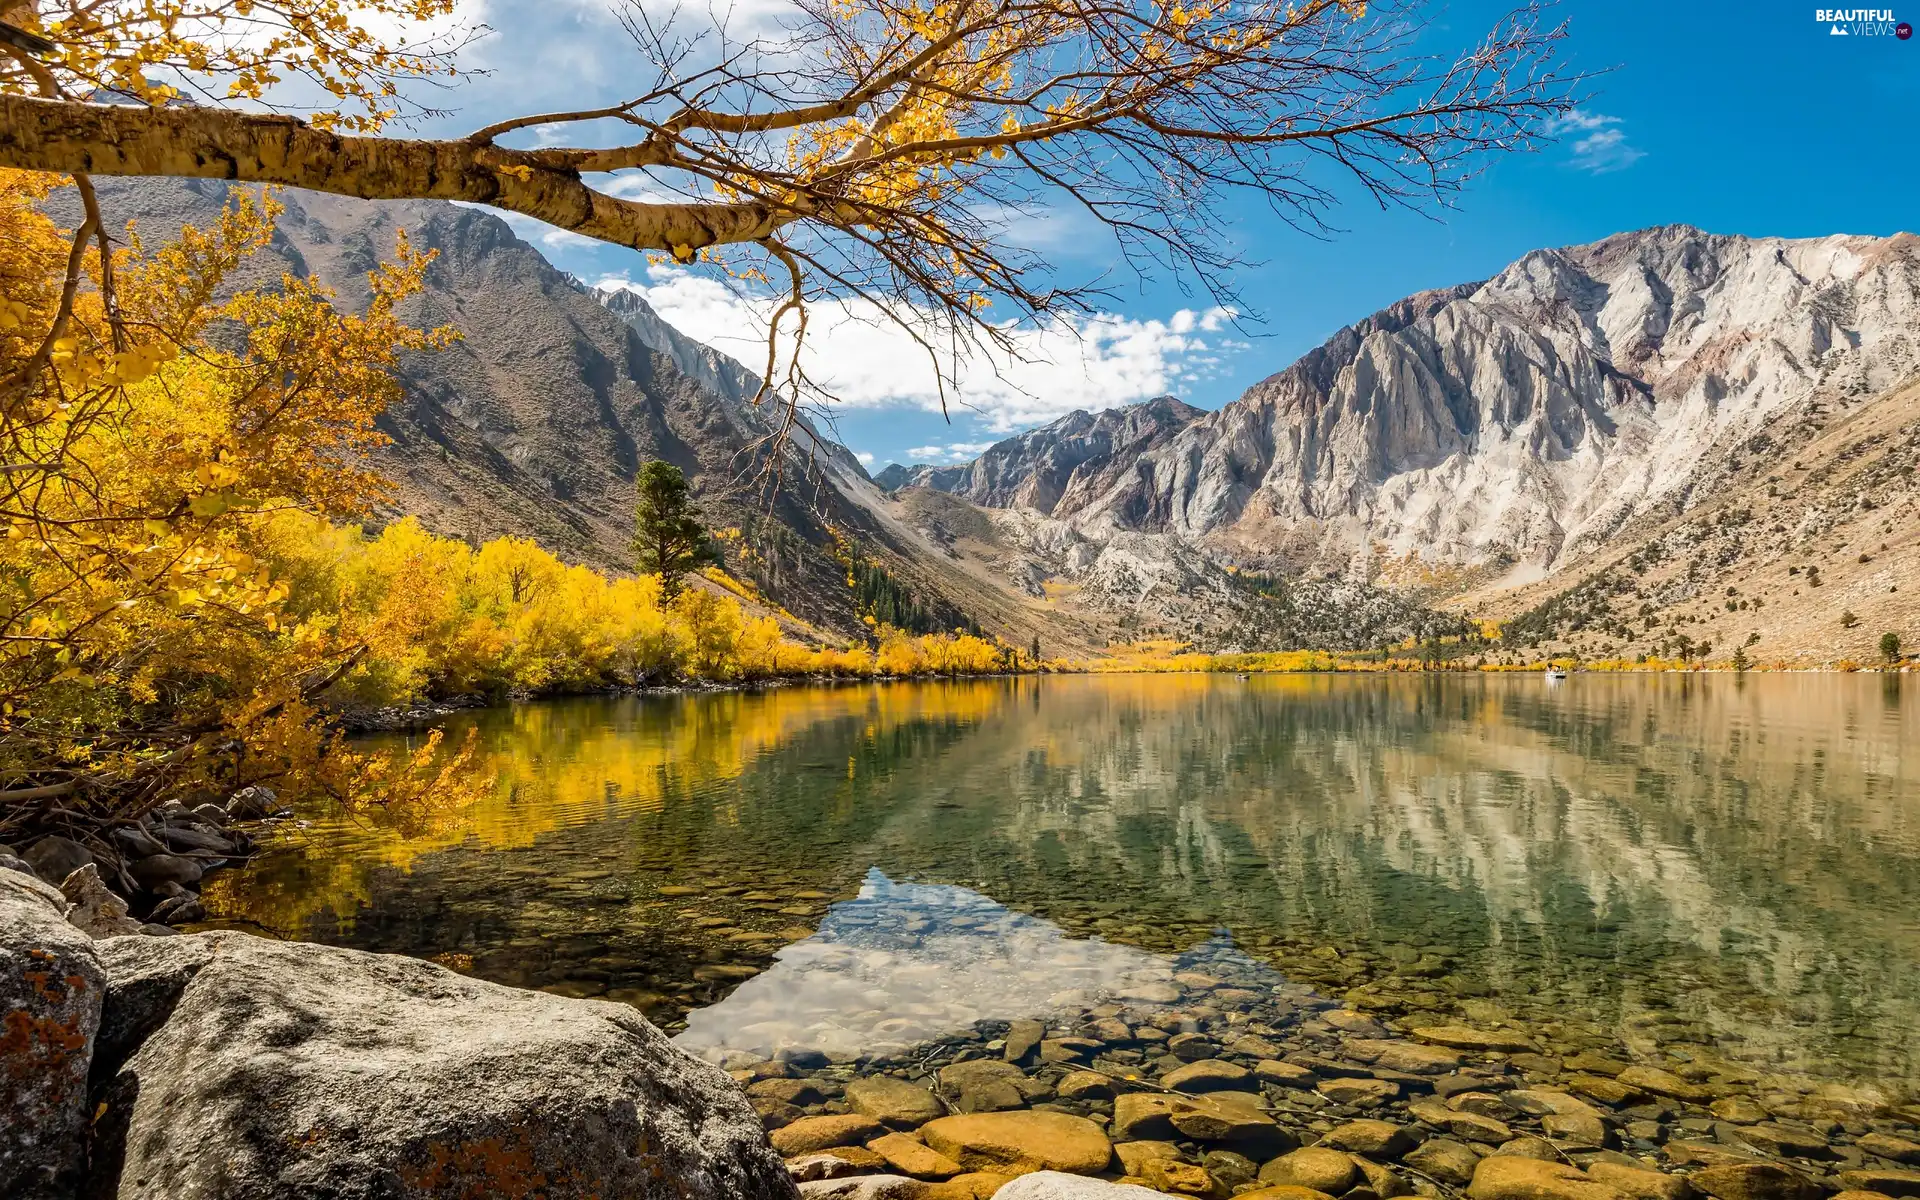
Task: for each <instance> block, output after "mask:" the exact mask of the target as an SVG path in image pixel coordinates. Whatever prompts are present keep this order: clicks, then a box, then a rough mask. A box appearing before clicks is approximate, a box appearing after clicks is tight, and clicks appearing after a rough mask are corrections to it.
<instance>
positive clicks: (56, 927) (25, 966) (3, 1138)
mask: <svg viewBox="0 0 1920 1200" xmlns="http://www.w3.org/2000/svg"><path fill="white" fill-rule="evenodd" d="M65 910H66V901H65V899H64V898H63V897H62V896H61V895H60V893H59V892H57V891H55V890H54V889H53V888H52V887H50V886H48V885H47V884H45V883H42V882H40V881H39V880H37V879H34V878H33V877H31V876H28V875H25V874H22V873H21V872H18V871H0V1196H6V1197H8V1198H9V1200H14V1198H16V1197H17V1198H19V1200H38V1198H40V1197H54V1196H65V1195H71V1194H72V1189H73V1187H74V1185H75V1183H76V1182H77V1181H78V1176H79V1171H80V1167H81V1155H82V1142H81V1139H82V1137H83V1136H84V1134H85V1132H86V1128H87V1118H88V1116H89V1115H90V1113H89V1109H88V1106H87V1071H88V1067H89V1064H90V1061H91V1055H92V1051H93V1039H94V1033H95V1031H96V1030H97V1029H98V1028H99V1026H100V1008H101V1004H102V1001H103V999H104V997H105V993H106V986H105V979H104V976H103V975H102V972H101V969H100V963H99V962H98V960H97V959H96V958H95V957H94V952H93V940H92V939H91V938H89V937H88V936H87V935H86V934H84V933H82V932H81V931H80V930H78V929H76V928H74V927H73V926H72V925H70V924H68V923H67V921H66V919H65V915H64V913H65Z"/></svg>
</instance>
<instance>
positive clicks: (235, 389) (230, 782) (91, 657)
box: [0, 171, 455, 837]
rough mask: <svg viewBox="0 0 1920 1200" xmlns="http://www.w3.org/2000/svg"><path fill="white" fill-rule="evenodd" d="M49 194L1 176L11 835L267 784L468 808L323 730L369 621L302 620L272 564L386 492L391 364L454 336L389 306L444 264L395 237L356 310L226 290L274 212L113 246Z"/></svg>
mask: <svg viewBox="0 0 1920 1200" xmlns="http://www.w3.org/2000/svg"><path fill="white" fill-rule="evenodd" d="M55 182H56V180H54V179H52V178H51V177H48V176H44V175H24V174H22V173H20V172H16V171H0V279H4V281H5V296H6V299H5V301H4V304H3V305H0V381H4V382H0V528H3V529H4V532H5V537H4V539H3V540H0V578H4V579H5V580H6V583H7V586H6V587H5V589H4V590H0V837H7V836H9V835H10V834H12V833H16V832H18V831H20V830H22V829H26V828H32V826H33V821H34V820H35V819H36V818H37V817H38V816H40V815H43V814H45V813H46V812H48V811H54V810H57V812H58V813H59V814H60V819H61V820H62V821H63V822H65V823H67V825H68V826H71V827H76V828H77V827H78V826H79V825H83V824H84V823H86V822H87V821H89V820H94V821H98V822H105V821H111V820H116V819H122V818H125V817H127V816H129V815H138V814H139V813H140V812H141V811H143V810H144V809H145V808H148V807H151V806H152V805H154V804H156V803H158V802H159V801H160V800H162V799H164V798H166V797H168V796H173V795H182V794H185V795H192V794H195V793H196V792H206V791H209V790H215V791H217V790H219V789H229V790H230V789H232V788H235V787H238V786H243V785H245V784H248V783H255V782H273V783H275V784H276V785H279V786H282V787H287V788H289V789H291V791H290V794H296V793H298V792H300V791H316V792H321V793H326V794H331V795H333V796H335V797H337V798H339V799H341V800H343V801H346V802H348V803H349V804H352V803H357V802H359V801H362V800H367V799H374V800H378V801H381V802H392V801H397V800H402V799H406V798H408V797H411V796H416V795H419V794H420V789H424V788H432V787H434V786H437V785H443V791H444V792H445V793H446V794H449V795H451V794H452V793H453V791H454V790H455V789H454V787H453V785H452V784H451V777H449V776H445V775H443V774H441V773H440V772H441V769H442V768H443V767H451V766H452V765H453V764H452V763H451V762H446V763H439V764H436V763H434V762H432V761H431V760H432V759H433V757H434V755H433V753H432V751H431V749H430V748H429V749H428V750H427V752H426V754H425V756H424V757H422V758H417V759H410V760H407V761H404V762H402V761H400V760H397V759H394V758H380V757H378V756H374V757H369V756H367V755H362V754H358V753H355V752H353V751H351V750H350V749H348V748H347V747H345V746H344V744H343V743H341V742H340V741H339V740H338V738H337V737H336V736H335V735H333V734H331V733H329V732H327V731H326V730H325V729H324V728H322V727H321V725H320V724H319V722H317V721H316V719H315V707H314V706H315V701H316V697H317V696H318V695H319V694H320V693H322V692H324V691H326V690H327V689H328V688H329V687H331V686H332V685H333V684H334V683H335V682H337V681H338V680H339V679H340V678H341V677H342V676H343V675H344V674H346V673H347V672H349V671H351V670H352V669H353V668H354V666H355V664H356V663H357V662H358V661H359V660H360V658H361V657H362V655H364V654H365V652H366V649H367V646H368V641H369V638H368V633H369V631H368V630H367V629H365V628H363V627H361V626H360V625H358V624H356V623H355V622H352V621H350V620H347V619H345V617H344V615H343V614H341V613H337V612H310V611H306V612H303V611H299V610H298V609H297V608H296V607H294V606H292V605H291V604H290V596H289V589H288V584H287V580H286V579H285V578H284V577H281V576H278V575H276V573H275V571H274V568H273V560H274V557H275V536H276V528H277V524H278V522H279V521H280V520H281V519H282V518H283V517H285V516H287V515H288V514H291V513H296V512H297V513H305V514H310V515H312V516H314V517H332V518H342V517H349V516H353V515H356V514H359V513H361V512H364V511H365V510H366V509H367V507H368V506H369V505H370V504H371V503H372V502H374V501H375V500H377V499H378V498H379V497H380V495H381V494H382V487H383V484H382V482H381V480H380V479H379V478H378V477H377V476H375V475H374V474H372V473H371V472H370V471H369V470H368V469H367V467H366V465H365V456H366V454H367V452H368V451H370V450H372V449H374V448H375V447H377V446H379V445H380V444H382V442H383V441H384V438H383V437H382V436H381V435H380V434H379V433H378V432H377V431H376V430H375V428H374V420H375V418H376V416H377V415H378V414H379V412H380V411H381V409H383V408H384V407H385V405H386V404H387V403H388V401H389V400H391V399H392V397H393V396H394V395H396V394H397V392H398V385H397V384H396V383H395V381H394V379H393V377H392V374H391V371H392V368H393V366H394V364H395V362H396V356H397V354H398V353H399V352H400V351H402V350H409V349H410V350H428V349H432V348H434V347H437V346H440V345H443V344H445V342H446V341H447V340H448V337H449V335H448V334H445V333H439V332H423V331H420V330H416V329H413V328H410V327H409V326H407V325H406V324H405V323H404V322H402V321H401V320H399V319H398V318H397V317H396V315H395V312H394V309H395V305H396V304H398V303H399V302H400V301H401V300H402V299H403V298H404V297H406V296H407V295H409V294H410V293H412V292H414V291H415V290H417V289H418V287H419V284H420V276H421V273H422V272H423V271H424V270H425V268H426V265H427V263H428V261H429V259H430V256H427V255H421V254H416V253H414V252H413V251H412V250H411V249H410V248H409V246H408V245H407V243H406V242H405V240H404V238H403V239H401V241H400V242H399V244H398V246H397V248H396V261H395V262H394V263H393V264H392V265H390V266H387V267H383V268H380V269H378V270H375V271H373V272H371V273H370V275H369V285H370V292H371V298H370V300H369V302H368V304H367V306H366V308H365V310H364V311H363V312H362V313H360V314H359V315H357V316H356V315H348V314H345V313H342V312H341V311H339V310H338V309H336V308H335V307H334V305H333V303H332V297H331V296H330V295H329V294H328V293H327V292H326V291H324V290H323V289H321V288H320V287H319V286H318V285H316V284H315V283H313V282H312V281H311V280H305V279H299V278H294V277H285V278H282V279H280V280H279V281H277V283H276V284H275V285H274V286H273V287H272V288H271V289H269V290H242V291H238V292H237V293H233V294H230V295H226V296H225V298H224V299H221V298H219V297H221V296H222V295H223V294H225V293H227V292H229V291H230V290H231V289H230V288H229V286H228V285H229V284H230V282H231V280H232V278H233V277H234V275H235V273H236V271H237V270H238V269H239V268H240V266H241V265H242V264H243V263H244V262H245V260H246V259H247V258H248V256H250V255H251V254H252V253H254V252H255V251H256V250H258V249H259V248H260V247H262V246H263V245H265V244H266V241H267V240H268V238H269V237H270V236H271V234H272V221H273V215H274V207H273V206H272V204H271V203H270V202H267V203H262V202H259V201H256V200H253V199H250V198H248V197H245V196H239V197H236V199H235V201H234V202H233V203H232V204H231V205H230V206H229V207H228V209H227V210H226V212H225V214H224V216H223V217H222V218H221V220H220V221H219V222H218V223H217V225H216V226H214V227H213V228H211V229H208V230H204V231H201V230H187V231H184V232H182V233H181V234H180V236H179V238H178V239H177V240H174V241H171V242H169V243H167V244H164V245H161V246H159V247H157V248H148V247H147V246H145V245H143V244H142V243H141V242H140V240H139V239H138V238H132V237H130V238H129V239H128V245H127V246H126V247H125V248H124V249H119V250H115V251H113V252H111V253H102V248H101V247H102V243H100V242H99V241H97V240H94V239H91V238H86V237H82V238H81V239H79V240H74V241H69V240H68V239H67V238H66V237H64V236H63V235H62V231H60V230H59V229H57V228H56V227H55V226H54V224H53V222H52V221H50V220H49V219H48V218H47V217H46V216H45V215H43V214H42V213H41V212H40V211H39V207H38V206H39V202H40V201H42V200H43V199H44V198H45V197H46V194H47V192H48V189H49V188H50V187H51V186H52V184H53V183H55ZM109 280H114V281H116V282H115V285H114V287H113V288H112V290H111V292H109V290H108V288H107V286H106V285H107V283H108V281H109ZM83 283H84V286H82V284H83ZM109 299H111V304H109Z"/></svg>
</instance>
